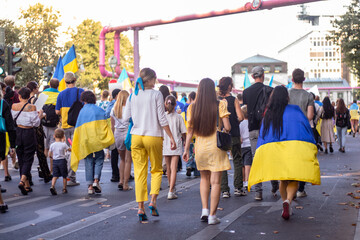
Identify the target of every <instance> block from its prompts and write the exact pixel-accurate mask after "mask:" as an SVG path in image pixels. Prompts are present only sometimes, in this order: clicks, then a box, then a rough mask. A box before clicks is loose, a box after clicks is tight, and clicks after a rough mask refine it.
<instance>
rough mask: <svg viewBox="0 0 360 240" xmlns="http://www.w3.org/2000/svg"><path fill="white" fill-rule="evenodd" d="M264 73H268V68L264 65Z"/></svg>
mask: <svg viewBox="0 0 360 240" xmlns="http://www.w3.org/2000/svg"><path fill="white" fill-rule="evenodd" d="M264 71H265V73H269V72H270V66H267V65H265V66H264Z"/></svg>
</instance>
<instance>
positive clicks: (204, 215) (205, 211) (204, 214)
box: [200, 208, 209, 222]
mask: <svg viewBox="0 0 360 240" xmlns="http://www.w3.org/2000/svg"><path fill="white" fill-rule="evenodd" d="M208 218H209V209H207V208H203V209H202V212H201V217H200V219H201V221H202V222H207V221H208Z"/></svg>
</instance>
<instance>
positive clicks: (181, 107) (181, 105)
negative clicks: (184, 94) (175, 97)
mask: <svg viewBox="0 0 360 240" xmlns="http://www.w3.org/2000/svg"><path fill="white" fill-rule="evenodd" d="M184 108H185V104H183V103H182V102H179V101H176V106H175V110H178V109H180V110H181V112H184Z"/></svg>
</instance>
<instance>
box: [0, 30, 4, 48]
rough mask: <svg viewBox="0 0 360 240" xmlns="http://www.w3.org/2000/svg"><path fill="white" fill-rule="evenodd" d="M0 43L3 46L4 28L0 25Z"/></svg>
mask: <svg viewBox="0 0 360 240" xmlns="http://www.w3.org/2000/svg"><path fill="white" fill-rule="evenodd" d="M0 45H4V46H5V28H2V27H0Z"/></svg>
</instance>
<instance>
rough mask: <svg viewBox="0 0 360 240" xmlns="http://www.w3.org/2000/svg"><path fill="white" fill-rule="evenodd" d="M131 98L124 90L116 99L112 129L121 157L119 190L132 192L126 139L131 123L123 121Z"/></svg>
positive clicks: (112, 115)
mask: <svg viewBox="0 0 360 240" xmlns="http://www.w3.org/2000/svg"><path fill="white" fill-rule="evenodd" d="M128 97H129V93H128V92H127V91H125V90H122V91H121V92H120V93H119V94H118V95H117V97H116V102H115V105H114V107H113V109H111V112H110V117H111V128H112V131H113V133H114V137H115V146H116V149H117V150H118V152H119V155H120V168H119V173H120V182H119V185H118V188H119V189H120V190H125V191H126V190H131V189H132V187H129V185H128V182H129V177H130V172H131V161H132V160H131V152H130V151H128V150H126V147H125V138H126V134H127V131H128V127H129V121H127V122H126V121H124V120H123V113H124V112H125V105H126V100H127V99H128Z"/></svg>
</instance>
